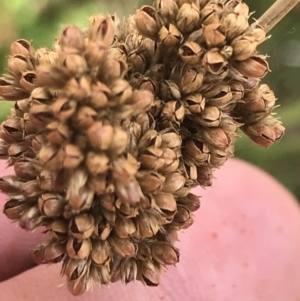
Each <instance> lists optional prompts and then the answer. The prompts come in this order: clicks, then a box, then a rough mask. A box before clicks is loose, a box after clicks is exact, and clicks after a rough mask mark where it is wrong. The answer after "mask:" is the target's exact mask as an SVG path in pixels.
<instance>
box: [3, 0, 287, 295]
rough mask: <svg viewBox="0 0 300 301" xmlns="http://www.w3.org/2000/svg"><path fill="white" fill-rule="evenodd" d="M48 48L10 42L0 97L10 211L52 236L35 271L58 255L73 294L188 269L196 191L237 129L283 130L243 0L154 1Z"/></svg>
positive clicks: (155, 280) (71, 32) (275, 134)
mask: <svg viewBox="0 0 300 301" xmlns="http://www.w3.org/2000/svg"><path fill="white" fill-rule="evenodd" d="M89 21H90V24H89V27H88V29H87V30H85V31H81V30H80V29H79V28H77V27H76V26H69V27H66V28H65V29H64V30H63V31H62V33H61V34H60V36H59V38H58V39H57V40H56V42H55V45H54V47H53V49H52V50H48V49H46V48H40V49H37V50H34V49H33V47H32V45H31V43H30V42H28V41H26V40H17V41H15V42H14V43H13V44H12V45H11V55H10V56H9V58H8V75H5V76H3V77H2V78H0V95H1V96H2V97H3V98H4V99H6V100H12V101H15V106H14V108H13V109H12V113H11V116H9V117H8V118H7V119H6V120H5V121H4V122H3V123H2V125H1V131H0V135H1V140H0V156H1V158H3V159H7V162H8V165H9V166H14V171H15V174H14V175H12V176H6V177H2V178H1V179H0V189H1V191H3V192H4V193H6V194H7V195H8V196H9V199H8V201H7V202H6V204H5V206H4V213H5V214H6V215H7V216H8V217H9V218H10V219H12V220H15V221H18V222H19V225H20V226H21V227H22V228H24V229H26V230H33V229H35V228H37V227H39V226H44V227H46V229H47V233H48V234H49V239H48V240H46V241H44V242H42V243H41V244H39V245H38V246H37V247H36V249H35V250H34V254H33V256H34V259H35V261H36V262H38V263H56V262H60V261H62V274H63V275H65V276H66V277H67V284H68V288H69V290H70V291H71V292H72V293H73V294H75V295H78V294H82V293H84V292H85V291H86V290H88V289H89V288H90V287H91V286H92V285H93V284H94V283H98V284H109V283H110V282H115V281H118V280H121V281H123V282H125V283H128V282H130V281H133V280H136V279H137V280H140V281H142V282H143V283H144V284H145V285H150V286H155V285H158V284H159V281H160V277H161V274H162V272H163V270H164V268H165V266H167V265H174V264H176V263H177V262H178V261H179V250H178V249H177V248H176V247H175V246H174V243H175V242H176V240H177V232H178V230H180V229H185V228H188V227H189V226H190V225H191V224H192V223H193V216H192V212H193V211H196V210H197V209H198V208H199V206H200V203H199V197H197V196H195V195H194V194H192V193H191V189H192V188H193V187H195V186H197V185H201V186H210V185H211V184H212V177H213V170H214V169H215V168H218V167H220V166H221V165H223V164H224V162H225V161H226V160H227V158H228V157H230V156H232V155H233V153H234V147H233V144H234V141H235V139H236V137H237V136H238V129H241V130H242V131H244V132H245V133H246V134H247V135H248V136H249V137H250V138H251V139H252V140H253V141H254V142H256V143H257V144H259V145H261V146H264V147H268V146H270V145H271V144H272V143H274V142H276V141H277V140H279V139H280V138H281V136H282V135H283V132H284V128H283V127H282V126H281V124H280V123H279V122H278V121H277V120H276V119H275V118H274V117H273V115H272V114H271V112H272V110H273V108H274V105H275V101H276V98H275V96H274V94H273V92H272V91H271V90H270V88H269V87H268V86H267V85H264V84H262V85H260V84H259V82H260V78H262V77H263V76H264V75H265V74H266V73H267V72H268V71H269V67H268V63H267V61H266V60H265V56H262V55H260V54H258V52H257V50H256V47H257V45H259V44H260V43H261V42H263V41H264V40H265V39H266V36H265V32H264V31H263V30H262V29H261V28H259V27H257V26H256V25H255V24H253V25H251V26H249V23H248V22H249V9H248V7H247V5H246V4H245V3H243V2H242V1H239V0H231V1H221V0H219V1H218V0H211V1H205V0H202V1H201V0H200V1H199V0H198V1H192V0H190V1H188V0H156V4H155V7H151V6H143V7H142V8H141V9H138V10H137V12H136V14H135V15H134V16H132V17H130V18H129V19H128V20H127V21H126V22H124V23H121V22H120V21H119V19H118V18H117V17H116V16H112V17H111V16H107V17H105V16H101V15H96V16H93V17H91V18H90V20H89Z"/></svg>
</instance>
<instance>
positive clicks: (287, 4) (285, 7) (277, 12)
mask: <svg viewBox="0 0 300 301" xmlns="http://www.w3.org/2000/svg"><path fill="white" fill-rule="evenodd" d="M299 2H300V0H277V1H276V2H275V3H274V4H273V5H272V6H271V7H270V8H269V9H268V10H267V11H266V12H265V13H264V14H263V15H262V16H261V17H260V18H259V19H258V20H257V22H255V23H256V25H259V26H261V27H262V28H263V29H264V30H265V31H266V32H268V31H270V30H271V29H272V28H273V27H274V26H275V25H276V24H277V23H278V22H279V21H280V20H281V19H282V18H283V17H285V15H287V14H288V13H289V12H290V11H291V10H292V9H293V8H294V7H295V6H296V5H297V4H298V3H299Z"/></svg>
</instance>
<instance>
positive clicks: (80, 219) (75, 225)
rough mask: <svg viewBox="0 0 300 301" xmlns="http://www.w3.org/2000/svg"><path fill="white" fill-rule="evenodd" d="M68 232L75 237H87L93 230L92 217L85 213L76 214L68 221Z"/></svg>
mask: <svg viewBox="0 0 300 301" xmlns="http://www.w3.org/2000/svg"><path fill="white" fill-rule="evenodd" d="M69 227H70V228H69V229H70V232H71V234H72V235H73V236H74V237H76V238H77V239H87V238H89V237H90V236H91V235H92V233H93V231H94V218H93V217H92V216H91V215H90V214H87V213H81V214H79V215H76V216H75V217H74V218H73V219H72V220H71V221H70V226H69Z"/></svg>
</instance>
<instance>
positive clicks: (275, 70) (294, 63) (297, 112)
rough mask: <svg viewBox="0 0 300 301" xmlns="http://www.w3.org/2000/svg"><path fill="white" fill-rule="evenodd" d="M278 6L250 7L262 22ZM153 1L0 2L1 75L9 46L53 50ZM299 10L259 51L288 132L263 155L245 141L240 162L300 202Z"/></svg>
mask: <svg viewBox="0 0 300 301" xmlns="http://www.w3.org/2000/svg"><path fill="white" fill-rule="evenodd" d="M274 1H275V0H264V1H260V0H248V1H245V2H246V3H247V4H248V5H249V6H250V9H251V11H255V14H254V15H253V18H258V17H259V16H260V15H261V14H262V13H263V12H264V11H265V10H266V9H267V8H268V7H269V6H270V5H271V4H272V3H273V2H274ZM153 2H154V0H148V1H146V0H127V1H124V0H110V1H103V0H102V1H101V0H29V1H24V0H13V1H12V0H0V72H1V74H3V73H4V72H5V68H6V57H7V55H8V54H9V46H10V44H11V42H12V41H14V40H15V39H18V38H25V39H28V40H32V41H33V45H34V47H36V48H37V47H41V46H47V47H51V45H52V42H53V40H54V38H55V37H56V35H57V34H58V32H59V30H60V29H61V28H63V27H64V26H66V25H68V24H76V25H77V26H79V27H82V28H84V27H85V26H86V25H87V20H88V17H89V16H90V15H93V14H96V13H111V14H112V13H114V12H116V11H117V12H118V14H119V15H120V16H127V15H129V14H130V13H131V14H133V13H134V12H135V9H136V8H138V7H139V6H141V5H142V4H150V5H152V4H153ZM299 15H300V5H298V6H297V7H296V8H295V9H294V10H293V11H292V12H291V13H290V14H289V15H288V16H287V17H286V18H285V19H284V20H283V21H281V22H280V23H279V24H278V25H277V26H276V27H275V28H274V29H273V30H272V31H271V34H272V38H271V39H270V40H268V41H266V42H265V43H264V44H263V45H261V46H260V52H261V53H263V54H268V55H269V56H270V58H269V63H270V67H271V69H272V72H271V73H270V74H269V75H268V76H267V77H266V78H264V79H263V82H265V83H267V84H269V85H270V86H271V88H272V89H273V90H274V91H275V93H276V95H277V97H278V98H279V100H278V104H279V105H280V107H278V108H277V110H276V112H277V114H278V116H280V117H281V120H282V122H283V124H284V126H285V127H286V134H285V136H284V138H283V139H282V140H281V142H280V143H278V144H276V145H274V146H272V147H271V149H269V150H265V149H261V148H259V147H258V146H256V145H254V144H253V143H251V142H250V141H249V139H246V138H245V137H242V138H241V139H239V141H238V143H237V145H236V156H238V157H241V158H244V159H245V160H247V161H250V162H253V163H254V164H256V165H257V166H260V167H261V168H263V169H264V170H266V171H267V172H269V173H270V174H272V175H273V176H275V177H276V178H277V179H279V181H281V182H282V183H283V184H284V185H285V186H287V187H288V188H289V189H290V190H291V191H292V192H293V193H294V194H295V195H296V196H297V197H298V199H299V200H300V179H299V178H300V19H299ZM10 106H11V103H9V102H4V101H1V102H0V121H2V120H3V119H4V118H5V117H6V116H7V115H8V114H9V109H10Z"/></svg>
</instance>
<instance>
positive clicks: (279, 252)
mask: <svg viewBox="0 0 300 301" xmlns="http://www.w3.org/2000/svg"><path fill="white" fill-rule="evenodd" d="M215 176H216V180H215V182H214V184H213V188H209V189H206V190H204V189H202V188H197V189H196V190H195V193H197V194H200V195H202V198H201V208H200V209H199V210H198V212H197V213H196V216H195V223H194V225H193V226H192V227H191V228H189V229H187V230H185V231H184V232H182V233H181V235H180V242H179V243H178V244H177V246H178V247H179V248H180V250H181V258H180V262H179V263H178V264H177V267H176V268H175V267H171V268H169V269H168V271H167V272H166V273H165V274H164V276H163V280H162V282H161V284H160V285H159V286H158V287H157V288H148V287H144V286H143V285H141V284H140V283H139V282H137V283H133V284H129V285H127V286H125V285H123V284H121V283H116V284H112V285H111V286H110V287H109V288H107V287H104V288H100V287H95V288H94V289H93V291H92V292H88V293H86V294H85V295H83V296H80V297H76V299H77V300H82V301H85V300H88V301H93V300H110V301H119V300H122V301H129V300H130V301H152V300H153V301H156V300H158V301H160V300H163V301H182V300H187V301H299V300H300V285H299V279H300V252H299V249H300V235H299V233H300V209H299V206H298V204H297V202H296V200H295V198H294V197H293V196H292V195H291V194H290V193H289V192H288V191H287V190H285V189H284V187H282V186H281V185H280V184H279V183H277V182H276V181H275V180H274V179H272V178H271V177H270V176H269V175H267V174H265V173H263V172H261V171H260V170H259V169H258V168H256V167H253V166H252V165H250V164H247V163H244V162H241V161H239V160H230V161H229V162H227V164H226V165H225V167H224V168H223V169H221V170H218V171H216V173H215ZM59 272H60V264H55V265H51V266H38V267H35V268H33V269H31V270H28V271H26V272H24V273H23V274H20V275H18V276H16V277H14V278H12V279H10V280H7V281H5V282H2V283H0V300H1V301H3V300H4V301H6V300H7V301H8V300H9V301H15V300H31V301H37V300H43V301H48V300H49V301H50V300H51V301H53V300H54V301H55V300H60V301H63V300H73V299H74V300H75V297H72V296H71V295H70V293H69V292H68V290H67V288H66V285H63V283H64V281H65V279H63V278H61V277H60V276H59Z"/></svg>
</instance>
